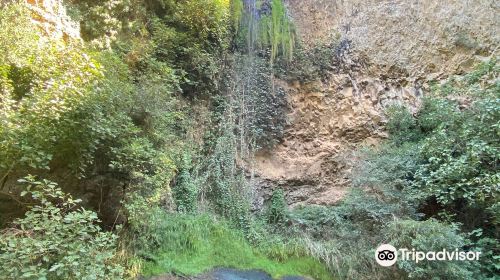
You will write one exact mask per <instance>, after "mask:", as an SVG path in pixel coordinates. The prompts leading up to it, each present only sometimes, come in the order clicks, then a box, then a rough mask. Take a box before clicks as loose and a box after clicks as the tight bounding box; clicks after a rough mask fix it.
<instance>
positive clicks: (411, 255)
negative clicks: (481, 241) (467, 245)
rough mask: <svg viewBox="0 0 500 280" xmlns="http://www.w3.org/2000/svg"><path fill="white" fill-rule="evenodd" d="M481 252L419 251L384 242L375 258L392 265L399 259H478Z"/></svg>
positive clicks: (381, 263) (384, 263)
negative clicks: (399, 247)
mask: <svg viewBox="0 0 500 280" xmlns="http://www.w3.org/2000/svg"><path fill="white" fill-rule="evenodd" d="M480 255H481V252H472V251H470V252H464V251H458V249H455V251H448V250H446V249H443V250H441V251H437V252H436V251H428V252H423V251H417V250H415V249H411V250H409V249H406V248H402V249H399V250H398V249H396V248H395V247H394V246H392V245H390V244H382V245H380V246H379V247H378V248H377V250H376V251H375V260H376V261H377V263H378V264H379V265H381V266H391V265H394V264H395V263H396V261H397V260H398V258H399V259H401V260H403V261H414V262H415V263H419V262H421V261H424V260H426V261H477V260H479V256H480Z"/></svg>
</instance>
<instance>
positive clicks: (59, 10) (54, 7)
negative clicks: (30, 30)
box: [26, 0, 80, 41]
mask: <svg viewBox="0 0 500 280" xmlns="http://www.w3.org/2000/svg"><path fill="white" fill-rule="evenodd" d="M26 3H28V5H29V7H30V9H31V10H32V11H33V13H34V16H33V22H35V23H36V25H38V26H39V27H40V28H41V29H42V31H43V32H44V33H45V34H46V35H48V36H51V37H53V38H56V39H64V40H66V41H67V40H69V39H73V40H75V39H76V40H79V39H80V25H79V24H78V23H77V22H74V21H72V20H71V18H70V17H69V16H68V15H67V14H66V9H65V7H64V6H63V1H62V0H26Z"/></svg>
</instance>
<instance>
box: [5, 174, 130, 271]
mask: <svg viewBox="0 0 500 280" xmlns="http://www.w3.org/2000/svg"><path fill="white" fill-rule="evenodd" d="M20 182H24V183H27V184H28V188H27V191H26V192H24V193H23V194H24V195H26V194H28V193H30V194H31V197H32V199H33V200H34V201H35V202H36V203H37V204H35V205H34V206H32V207H31V209H30V210H29V211H28V212H27V213H26V215H25V217H24V218H21V219H18V220H16V221H14V225H13V227H11V228H7V229H5V230H4V231H3V232H2V234H1V239H0V262H1V263H2V266H0V275H2V277H6V279H12V280H14V279H75V280H76V279H87V280H92V279H95V280H97V279H122V274H123V268H122V267H121V266H120V265H118V264H116V263H113V258H114V256H115V245H116V239H117V237H116V236H115V235H113V234H112V233H109V232H102V231H101V229H100V228H99V226H98V225H96V223H98V222H99V220H98V219H97V215H96V213H94V212H92V211H88V210H85V209H83V208H81V207H80V206H79V204H78V203H79V202H80V200H74V199H73V198H72V197H71V196H70V195H67V194H65V193H63V192H62V191H61V189H60V188H59V187H57V184H56V183H53V182H50V181H47V180H42V181H36V180H35V179H34V178H33V177H31V176H28V177H26V178H25V179H22V180H20Z"/></svg>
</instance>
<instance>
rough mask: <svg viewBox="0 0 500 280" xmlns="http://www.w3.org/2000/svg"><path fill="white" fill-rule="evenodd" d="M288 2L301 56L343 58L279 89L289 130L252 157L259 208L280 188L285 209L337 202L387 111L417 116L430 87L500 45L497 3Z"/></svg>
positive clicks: (425, 0)
mask: <svg viewBox="0 0 500 280" xmlns="http://www.w3.org/2000/svg"><path fill="white" fill-rule="evenodd" d="M286 2H287V5H288V9H289V13H290V17H291V18H292V19H293V21H294V23H295V26H296V29H297V32H298V35H299V37H300V38H301V41H302V45H303V46H305V48H306V49H307V48H313V47H315V46H321V45H326V44H331V42H334V41H337V42H347V43H348V46H349V51H348V52H346V53H345V55H344V57H343V58H342V59H340V60H339V61H338V63H339V64H341V65H336V66H335V67H333V68H334V69H336V70H333V71H330V72H329V73H327V78H326V79H321V80H319V79H318V80H317V81H312V82H307V83H301V82H299V81H291V82H288V83H283V87H285V88H286V89H287V93H288V101H289V104H290V105H289V108H288V112H289V113H288V116H287V118H288V123H289V125H288V126H287V128H286V131H285V135H284V138H283V141H282V142H281V143H280V144H279V145H277V146H276V147H275V148H274V149H271V150H267V151H261V152H259V153H258V154H257V155H256V166H257V168H256V169H257V170H256V174H257V176H258V178H257V184H256V185H257V189H258V190H259V193H260V194H262V197H260V203H261V202H262V201H263V200H264V199H266V198H267V197H269V195H270V194H271V193H272V190H273V189H275V188H278V187H279V188H283V189H284V190H285V192H286V194H287V199H288V202H289V204H291V205H297V204H302V203H308V204H324V205H331V204H335V203H336V202H338V201H339V200H340V199H342V197H343V195H344V194H345V192H346V189H347V188H348V187H349V184H350V181H349V172H350V169H351V166H352V165H353V162H355V153H354V151H355V150H356V149H357V148H359V147H361V146H364V145H376V144H377V143H378V142H379V141H380V140H381V139H383V138H384V137H386V133H385V131H384V123H385V122H386V116H385V110H386V109H387V107H388V106H389V105H391V104H395V103H398V104H406V105H407V106H408V107H409V108H410V109H411V110H412V111H413V112H414V113H416V112H417V111H418V108H419V104H420V101H421V98H422V97H423V96H424V95H425V94H426V93H427V92H428V91H429V89H430V82H432V81H436V80H438V81H439V80H440V79H444V78H446V77H448V76H449V75H453V74H456V73H461V72H464V71H467V70H470V69H471V68H472V67H474V65H476V64H477V63H478V62H479V61H481V60H484V59H486V58H487V57H488V56H490V55H492V54H493V53H494V52H495V51H496V49H495V48H496V46H498V43H499V41H500V36H499V32H498V31H499V30H500V28H499V24H500V18H499V15H500V13H499V10H500V5H499V3H498V2H497V1H486V0H484V1H483V0H478V1H467V0H457V1H430V0H423V1H403V0H400V1H398V0H392V1H358V0H344V1H331V0H287V1H286ZM472 2H474V3H472Z"/></svg>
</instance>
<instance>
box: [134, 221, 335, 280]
mask: <svg viewBox="0 0 500 280" xmlns="http://www.w3.org/2000/svg"><path fill="white" fill-rule="evenodd" d="M159 230H160V231H161V232H162V234H163V236H164V239H163V241H162V244H161V245H160V246H159V247H158V249H157V250H155V251H154V252H152V253H151V254H149V255H148V256H147V259H148V260H147V261H143V263H142V273H143V274H144V275H146V276H151V275H159V274H165V273H176V274H180V275H196V274H200V273H203V272H205V271H208V270H210V269H212V268H214V267H230V268H237V269H258V270H263V271H266V272H267V273H269V274H271V275H272V276H273V277H275V278H279V277H282V276H286V275H303V276H309V277H312V278H313V279H318V280H322V279H325V280H326V279H332V276H331V275H330V274H329V273H328V271H327V269H326V267H325V266H324V265H323V264H321V263H320V262H318V261H317V260H315V259H313V258H312V257H309V256H304V255H301V254H296V253H294V252H293V250H292V249H290V247H287V246H282V247H279V248H281V249H276V247H274V248H275V249H274V252H281V253H279V254H278V253H276V254H274V255H273V254H266V253H269V252H263V251H261V250H259V249H257V248H256V247H252V246H251V245H250V244H249V242H248V241H247V240H246V239H245V237H244V235H243V234H242V232H240V231H239V230H236V229H233V228H232V227H231V226H229V224H228V223H226V222H224V221H222V220H217V219H216V218H215V217H212V216H209V215H188V214H166V215H165V219H164V222H163V224H162V225H161V226H160V227H159ZM288 250H291V251H289V253H287V251H288ZM268 255H269V256H268Z"/></svg>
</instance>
